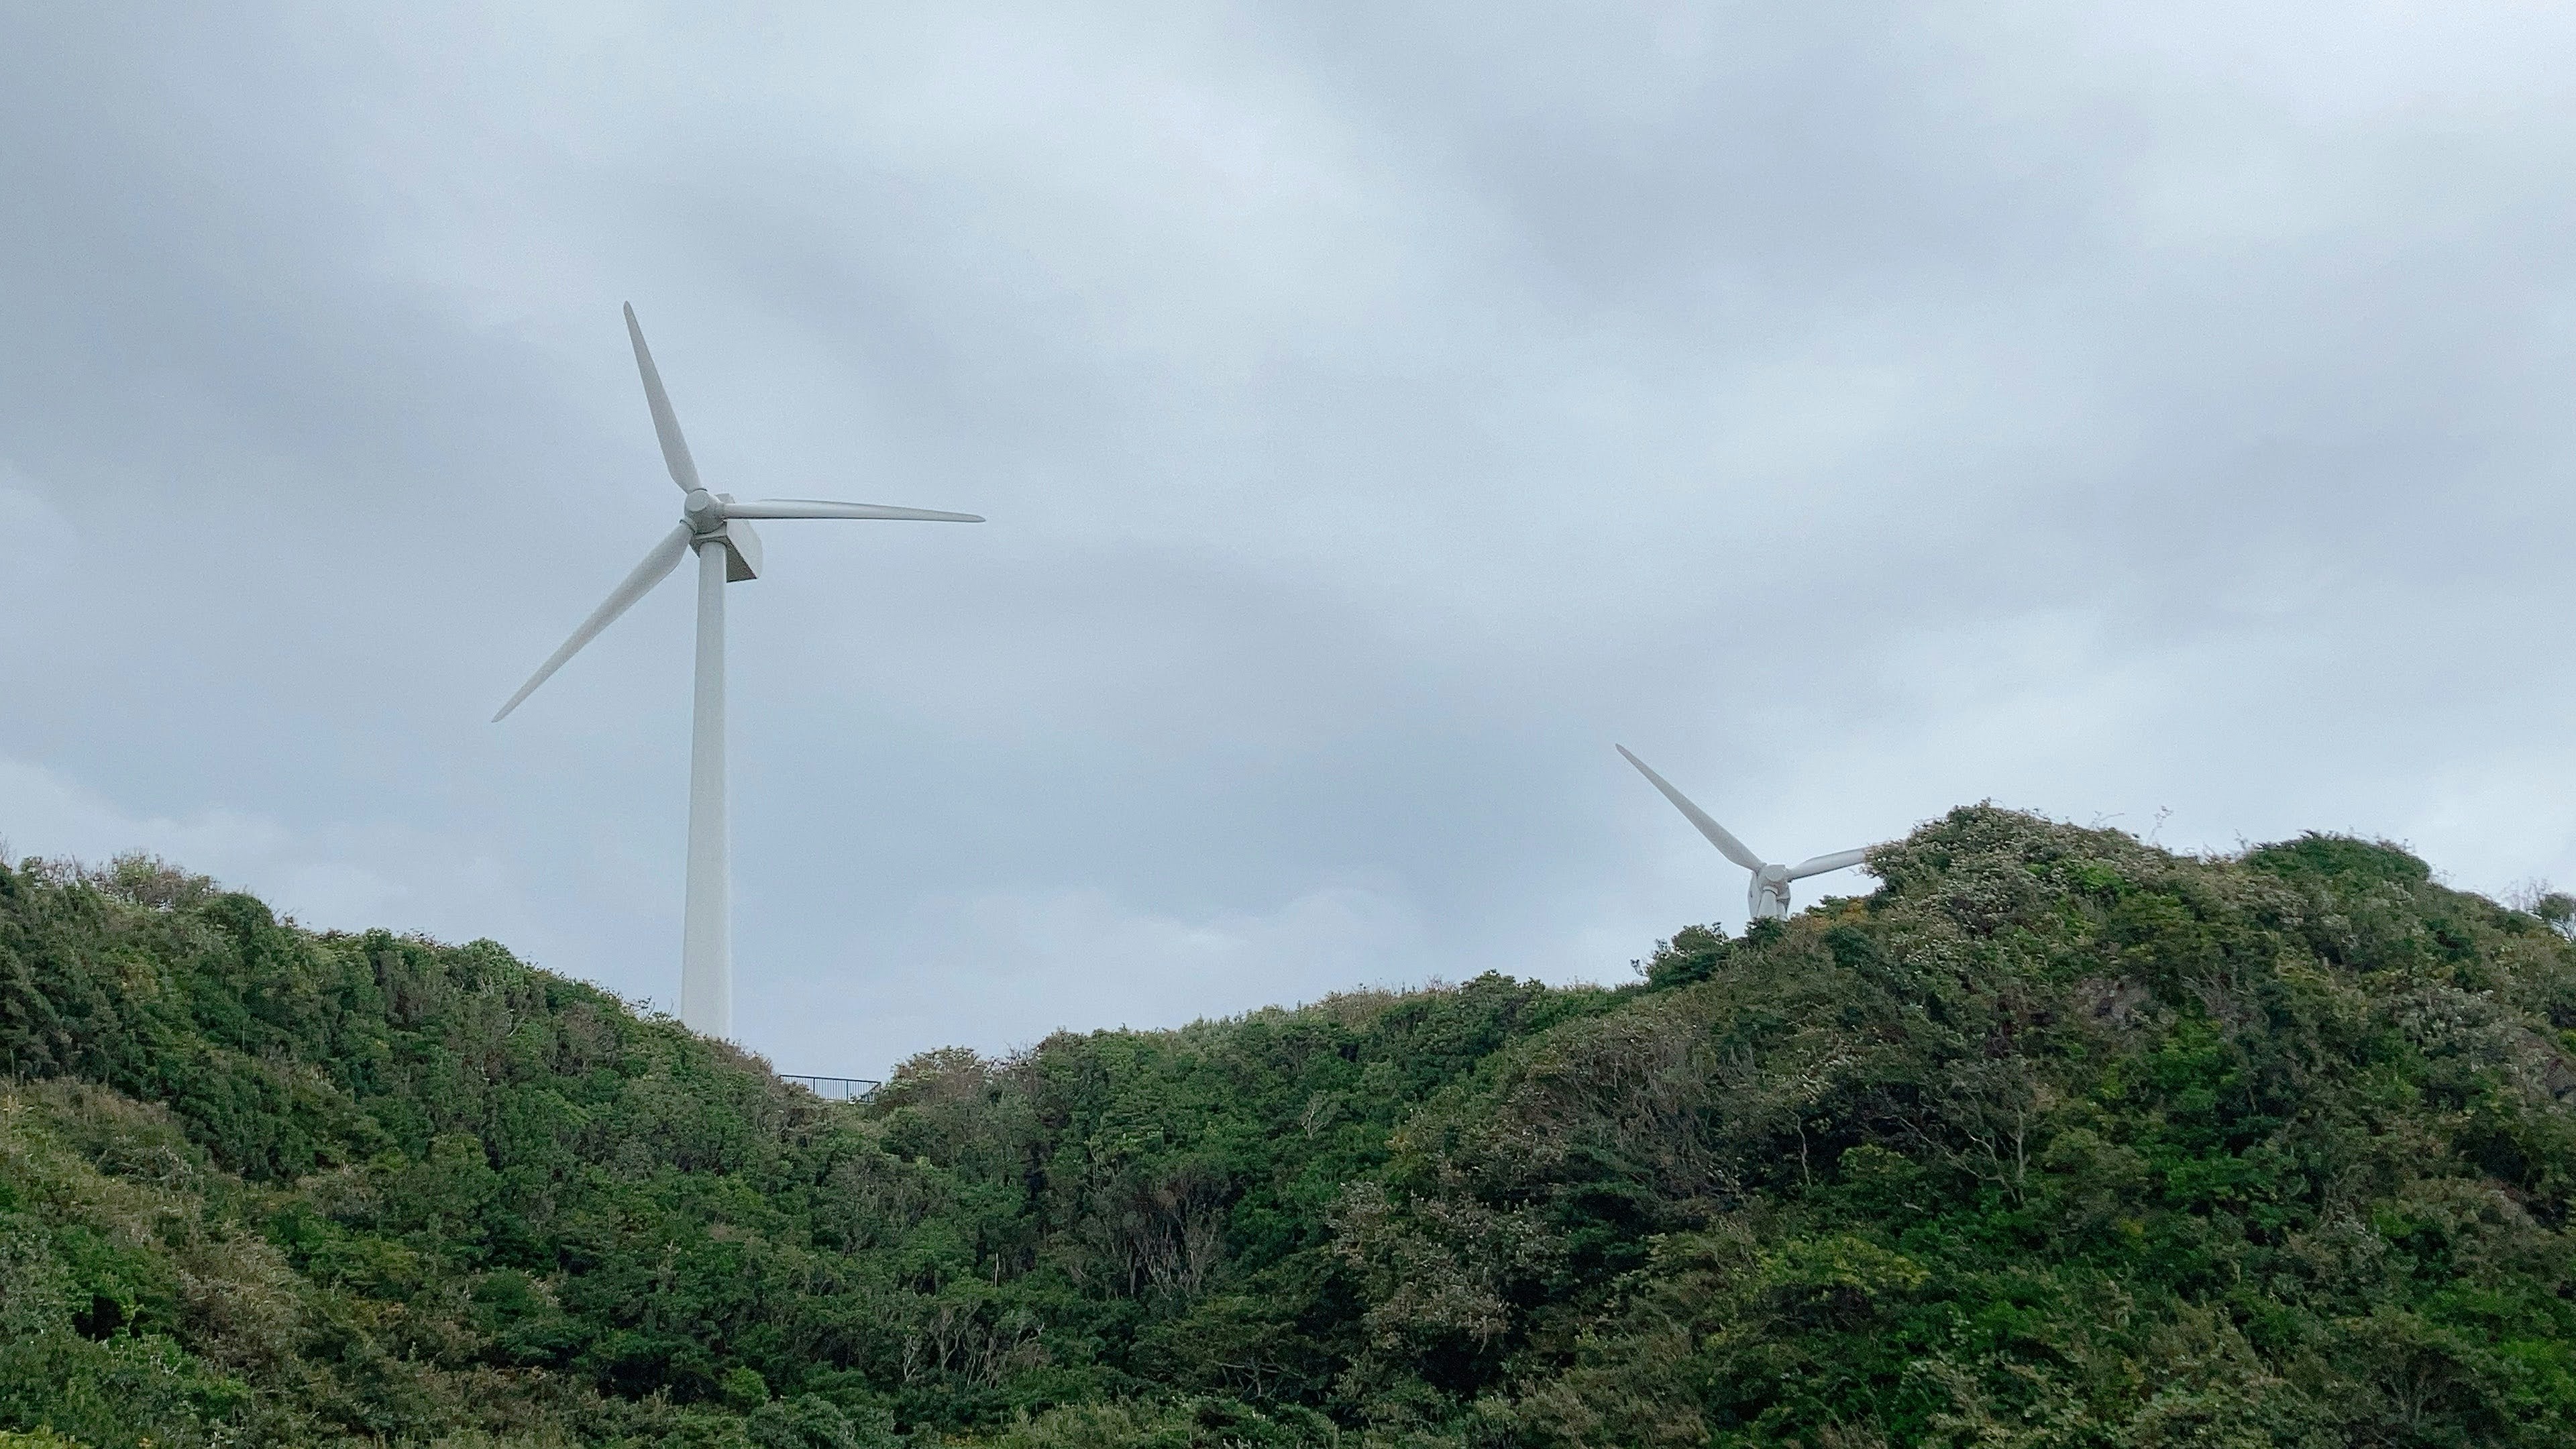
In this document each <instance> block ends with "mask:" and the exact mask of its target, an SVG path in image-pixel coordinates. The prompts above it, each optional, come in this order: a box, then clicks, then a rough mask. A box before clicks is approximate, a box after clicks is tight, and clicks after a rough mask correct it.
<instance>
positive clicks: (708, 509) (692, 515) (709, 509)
mask: <svg viewBox="0 0 2576 1449" xmlns="http://www.w3.org/2000/svg"><path fill="white" fill-rule="evenodd" d="M680 516H681V517H682V518H684V519H687V520H688V524H689V531H690V532H691V533H695V534H697V535H699V536H701V537H704V536H705V535H707V534H710V533H714V532H715V531H717V530H718V529H721V528H723V527H724V502H723V500H722V499H719V498H717V497H716V496H715V495H714V494H712V493H709V492H708V491H707V490H705V489H704V488H692V489H690V490H689V497H688V500H687V501H686V502H684V503H682V504H681V505H680Z"/></svg>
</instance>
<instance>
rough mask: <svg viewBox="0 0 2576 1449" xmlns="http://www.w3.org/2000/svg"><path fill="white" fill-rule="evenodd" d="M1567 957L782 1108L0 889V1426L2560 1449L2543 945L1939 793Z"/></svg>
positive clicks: (444, 978) (113, 895) (2365, 895)
mask: <svg viewBox="0 0 2576 1449" xmlns="http://www.w3.org/2000/svg"><path fill="white" fill-rule="evenodd" d="M1874 866H1875V869H1876V870H1877V872H1878V874H1879V876H1880V877H1881V879H1882V880H1883V881H1884V882H1885V884H1884V885H1883V887H1882V888H1881V889H1880V890H1878V891H1877V892H1876V893H1875V894H1873V895H1871V896H1869V897H1866V898H1863V899H1857V900H1847V901H1829V902H1827V903H1825V904H1824V905H1822V906H1819V907H1817V908H1816V909H1814V910H1811V911H1809V912H1807V913H1806V914H1805V915H1803V916H1801V917H1799V918H1797V919H1795V920H1792V921H1789V922H1786V923H1766V924H1765V925H1763V926H1761V927H1758V928H1757V929H1756V930H1754V931H1753V932H1751V933H1750V934H1749V935H1748V936H1746V937H1743V938H1734V939H1730V938H1727V937H1724V936H1721V935H1718V934H1716V933H1713V932H1710V931H1707V930H1703V929H1698V928H1693V929H1690V930H1685V931H1682V932H1680V933H1679V934H1678V935H1677V936H1675V938H1674V939H1673V940H1672V942H1670V943H1669V944H1667V945H1665V946H1663V947H1661V948H1660V949H1658V950H1657V952H1656V953H1655V955H1654V956H1653V958H1652V960H1651V961H1649V962H1647V963H1645V970H1644V976H1643V979H1642V980H1640V981H1638V982H1637V983H1636V984H1634V985H1631V986H1628V987H1624V988H1621V989H1618V990H1607V989H1597V988H1578V989H1551V988H1548V987H1544V986H1540V985H1537V984H1532V983H1523V982H1515V981H1511V980H1508V979H1505V978H1502V977H1499V976H1486V977H1481V978H1479V979H1477V980H1474V981H1471V982H1468V983H1466V984H1465V985H1462V986H1457V987H1453V988H1441V989H1435V990H1428V991H1422V992H1414V993H1406V994H1369V993H1357V994H1352V995H1347V996H1340V997H1334V998H1331V999H1328V1000H1326V1001H1323V1002H1319V1003H1316V1004H1314V1005H1311V1006H1307V1007H1302V1008H1299V1009H1296V1010H1271V1011H1264V1012H1258V1013H1255V1014H1253V1015H1250V1016H1247V1017H1244V1018H1240V1019H1237V1020H1232V1021H1224V1022H1207V1023H1200V1024H1198V1025H1194V1026H1191V1027H1188V1028H1185V1029H1182V1030H1179V1031H1169V1032H1102V1033H1094V1034H1091V1035H1071V1034H1066V1035H1059V1036H1057V1037H1054V1038H1050V1039H1049V1040H1048V1041H1046V1042H1044V1043H1042V1044H1041V1045H1039V1046H1038V1047H1037V1048H1035V1049H1033V1050H1031V1051H1029V1052H1027V1053H1025V1054H1024V1055H1021V1056H1017V1057H1013V1058H1010V1059H1007V1060H1000V1061H994V1060H985V1059H980V1058H978V1057H976V1056H974V1055H973V1054H971V1053H967V1052H964V1051H959V1050H951V1051H942V1052H932V1053H929V1054H926V1055H924V1056H921V1057H918V1058H915V1059H914V1060H913V1061H911V1062H909V1063H907V1064H905V1066H904V1067H903V1068H902V1070H901V1071H900V1072H899V1073H898V1074H897V1077H896V1079H895V1080H894V1081H893V1082H892V1083H890V1084H889V1085H888V1086H887V1087H886V1088H885V1089H884V1090H883V1091H882V1092H881V1093H880V1094H878V1096H877V1097H876V1098H875V1099H874V1100H872V1101H869V1102H866V1103H858V1104H847V1105H844V1104H839V1103H826V1102H822V1101H818V1100H816V1099H815V1098H813V1097H812V1096H810V1095H808V1094H807V1093H805V1092H803V1091H801V1090H799V1089H795V1088H792V1087H788V1086H785V1085H782V1084H781V1083H780V1082H778V1081H777V1080H776V1079H775V1078H774V1077H772V1076H771V1075H770V1074H769V1072H768V1071H767V1069H766V1067H765V1065H764V1064H763V1063H761V1062H760V1061H758V1060H757V1059H754V1058H751V1057H748V1056H745V1055H743V1054H741V1053H739V1052H736V1051H734V1050H732V1049H730V1048H727V1047H724V1046H721V1045H717V1044H712V1043H708V1042H705V1041H702V1040H699V1039H697V1038H695V1037H692V1036H690V1035H689V1034H687V1033H686V1032H684V1031H682V1030H681V1029H680V1028H679V1027H677V1026H676V1025H675V1024H673V1023H671V1022H668V1021H665V1020H660V1019H651V1018H639V1017H638V1016H637V1015H636V1014H635V1013H633V1012H631V1011H630V1010H628V1009H627V1008H626V1007H625V1006H623V1005H622V1004H621V1003H619V1002H618V1001H617V1000H615V999H614V998H612V997H609V996H607V995H605V994H603V993H602V992H600V991H598V990H596V989H593V988H591V987H587V986H584V985H581V984H579V983H577V982H572V981H567V980H564V979H562V978H560V977H556V976H552V975H549V974H547V973H545V972H543V971H539V970H535V969H533V968H530V967H528V966H525V965H523V964H521V963H520V962H518V961H516V960H515V959H513V958H512V957H511V956H510V954H509V953H508V952H507V951H506V950H504V949H503V948H501V947H499V946H497V945H494V944H492V943H490V942H476V943H474V944H471V945H467V946H461V947H450V946H442V945H438V944H435V943H432V942H427V941H422V940H417V939H410V938H402V937H396V936H392V935H387V934H384V933H369V934H364V935H342V934H315V933H311V932H308V931H304V930H301V929H298V928H296V927H294V926H292V925H289V924H281V923H280V922H278V921H277V920H276V919H275V918H274V917H273V916H272V914H271V913H270V912H269V911H268V910H267V909H266V908H265V907H263V906H262V905H261V904H260V903H259V902H257V901H256V900H253V899H251V898H249V897H247V896H243V895H238V894H230V893H223V892H219V891H217V890H216V889H215V888H213V887H212V886H211V885H210V884H208V883H207V882H205V881H204V880H202V879H197V878H192V877H187V876H184V875H180V874H178V873H175V872H173V871H170V870H168V869H166V868H163V867H160V866H158V865H157V864H154V863H151V862H145V861H125V862H120V863H119V864H118V865H117V866H115V867H113V868H111V869H108V870H104V871H82V870H79V869H75V868H72V867H67V866H60V865H48V864H45V863H42V862H29V863H27V864H26V865H24V866H22V867H21V868H19V869H17V870H15V871H9V870H5V869H0V1070H5V1071H6V1072H8V1073H9V1074H11V1079H10V1083H9V1084H8V1085H6V1086H5V1087H0V1430H17V1431H22V1432H25V1433H27V1434H30V1435H32V1436H34V1437H32V1438H28V1439H23V1440H22V1439H20V1438H17V1437H15V1436H13V1435H11V1434H8V1433H0V1446H6V1445H16V1444H20V1443H39V1442H41V1443H48V1444H52V1443H58V1442H60V1441H58V1440H56V1439H54V1438H52V1437H50V1436H52V1435H60V1436H62V1438H63V1439H67V1440H70V1441H74V1442H77V1443H80V1444H86V1445H91V1446H97V1449H107V1446H128V1445H134V1446H140V1445H146V1444H149V1445H153V1446H175V1445H194V1444H208V1445H211V1444H217V1443H224V1444H305V1443H338V1442H356V1441H371V1442H388V1443H390V1442H403V1443H411V1444H431V1443H447V1444H456V1445H468V1444H474V1445H480V1444H501V1443H509V1444H519V1443H526V1444H594V1443H600V1444H604V1443H619V1442H631V1443H639V1444H640V1443H647V1442H650V1443H665V1442H675V1443H682V1444H707V1445H718V1444H722V1445H756V1446H762V1449H771V1446H817V1449H824V1446H886V1445H894V1444H930V1443H987V1442H990V1443H994V1444H1003V1445H1013V1446H1027V1449H1036V1446H1059V1445H1061V1446H1074V1445H1086V1446H1088V1445H1106V1446H1117V1445H1138V1446H1143V1445H1153V1446H1197V1445H1207V1446H1215V1445H1236V1444H1241V1445H1304V1444H1317V1445H1321V1444H1342V1445H1348V1446H1352V1449H1358V1446H1361V1445H1370V1446H1388V1449H1393V1446H1419V1449H1434V1446H1458V1449H1467V1446H1507V1445H1529V1446H1574V1445H1598V1446H1610V1445H1621V1446H1626V1445H1640V1446H1646V1445H1653V1446H1662V1445H1675V1446H1679V1445H1731V1444H1769V1443H1804V1444H1813V1445H1819V1446H1840V1449H1864V1446H1879V1445H1916V1444H1938V1445H1969V1444H1977V1445H2031V1446H2041V1445H2050V1446H2053V1445H2070V1446H2072V1445H2102V1446H2113V1445H2121V1446H2140V1449H2145V1446H2166V1445H2172V1446H2181V1445H2219V1444H2246V1445H2258V1444H2259V1445H2276V1444H2289V1445H2317V1446H2326V1445H2342V1444H2387V1445H2416V1444H2422V1445H2448V1444H2459V1445H2468V1444H2480V1445H2489V1444H2494V1445H2544V1444H2545V1445H2563V1444H2567V1443H2571V1442H2576V1257H2571V1248H2572V1247H2576V1238H2571V1236H2570V1234H2569V1231H2568V1221H2567V1213H2568V1208H2569V1201H2570V1192H2571V1188H2576V1103H2571V1098H2576V1032H2571V1030H2570V1028H2571V1027H2576V946H2571V944H2570V942H2569V941H2568V940H2567V939H2566V937H2565V936H2564V935H2563V934H2562V930H2563V928H2564V927H2565V926H2566V925H2567V918H2566V912H2565V911H2564V910H2563V909H2562V907H2564V906H2565V905H2566V904H2567V903H2566V902H2565V901H2564V900H2563V899H2561V898H2553V899H2551V900H2548V901H2545V902H2543V903H2541V907H2540V911H2541V913H2540V914H2537V915H2535V914H2531V913H2526V912H2521V911H2515V910H2509V909H2506V908H2504V907H2501V906H2498V905H2496V904H2494V903H2492V902H2489V901H2487V900H2484V899H2482V898H2480V897H2476V896H2472V895H2466V894H2461V893H2458V892H2454V891H2451V890H2447V889H2445V888H2443V887H2442V886H2440V885H2438V884H2436V883H2435V882H2434V881H2433V880H2432V878H2431V873H2430V871H2429V870H2428V869H2427V868H2426V867H2425V865H2424V864H2423V863H2422V862H2421V861H2419V860H2416V859H2415V858H2414V857H2412V856H2410V855H2407V854H2406V853H2404V852H2403V851H2400V850H2397V849H2395V848H2393V847H2389V846H2385V845H2374V844H2368V843H2363V842H2358V841H2352V840H2345V839H2339V838H2331V837H2315V836H2312V837H2308V838H2306V839H2302V840H2299V841H2296V842H2291V843H2288V844H2283V845H2277V846H2268V847H2263V848H2260V849H2257V850H2254V851H2251V852H2248V853H2247V854H2245V855H2243V856H2241V857H2237V858H2233V859H2228V860H2196V859H2185V858H2177V857H2174V856H2171V855H2168V854H2165V853H2163V852H2160V851H2157V850H2154V849H2152V848H2150V847H2147V846H2144V845H2141V844H2140V843H2139V842H2137V841H2136V840H2134V839H2131V838H2129V837H2127V836H2124V835H2120V834H2116V833H2110V832H2101V831H2085V830H2077V829H2073V828H2070V827H2067V826H2062V825H2057V824H2052V823H2049V822H2046V821H2042V820H2038V819H2034V818H2032V817H2029V816H2024V815H2018V814H2013V813H2009V812H2005V811H1999V810H1995V809H1991V808H1974V809H1964V810H1960V811H1957V812H1954V813H1953V814H1952V815H1950V816H1949V817H1948V818H1946V819H1944V820H1941V821H1938V822H1936V823H1934V824H1932V825H1929V826H1927V827H1925V828H1924V829H1923V830H1921V831H1919V832H1918V833H1917V834H1915V835H1914V836H1913V837H1912V838H1910V839H1908V840H1906V841H1904V842H1902V843H1899V844H1896V845H1893V846H1889V847H1886V848H1884V849H1883V850H1881V851H1879V852H1878V853H1877V854H1876V856H1875V857H1874Z"/></svg>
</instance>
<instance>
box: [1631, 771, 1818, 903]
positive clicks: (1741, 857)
mask: <svg viewBox="0 0 2576 1449" xmlns="http://www.w3.org/2000/svg"><path fill="white" fill-rule="evenodd" d="M1612 748H1613V749H1616V750H1617V751H1618V752H1619V753H1620V755H1621V756H1623V757H1624V758H1626V760H1627V761H1628V763H1629V764H1632V765H1634V766H1636V767H1637V773H1638V774H1640V775H1643V776H1645V777H1646V782H1647V783H1648V784H1651V785H1653V786H1654V787H1655V788H1656V789H1658V790H1661V791H1663V792H1664V798H1665V799H1667V800H1670V801H1672V802H1673V808H1674V809H1676V810H1679V811H1680V812H1682V814H1684V815H1686V816H1688V817H1690V823H1691V824H1693V825H1696V826H1698V827H1699V833H1700V834H1702V835H1705V836H1707V837H1708V843H1709V844H1711V845H1714V846H1716V847H1717V848H1718V850H1719V852H1720V853H1722V854H1724V855H1725V857H1726V858H1727V859H1729V860H1731V861H1734V862H1735V863H1736V864H1737V865H1740V866H1742V867H1744V868H1745V869H1746V870H1749V871H1751V872H1753V882H1752V884H1751V885H1749V886H1747V887H1746V888H1745V891H1744V909H1745V913H1746V915H1747V916H1749V917H1750V918H1751V919H1753V920H1756V921H1777V920H1781V919H1783V918H1785V917H1787V915H1788V914H1789V882H1791V881H1793V880H1804V879H1806V878H1807V877H1808V876H1811V875H1823V874H1824V873H1825V872H1826V871H1829V870H1841V869H1842V868H1843V867H1845V866H1851V865H1858V864H1860V863H1861V862H1862V861H1863V860H1866V859H1868V857H1869V852H1868V850H1866V849H1862V850H1837V851H1835V852H1834V853H1833V854H1831V855H1815V856H1809V857H1808V858H1807V859H1805V860H1802V861H1799V862H1798V863H1797V864H1796V865H1773V864H1771V863H1770V862H1769V861H1766V860H1764V859H1763V858H1762V857H1760V856H1758V855H1755V854H1754V853H1753V852H1752V851H1750V850H1747V849H1745V847H1744V842H1743V841H1741V840H1738V839H1736V838H1735V837H1734V836H1733V835H1731V834H1729V833H1728V832H1727V829H1726V827H1725V826H1723V825H1720V824H1718V823H1717V822H1716V821H1714V820H1711V819H1710V818H1709V816H1708V812H1707V811H1705V810H1702V809H1701V808H1699V807H1698V806H1696V805H1693V804H1692V803H1691V802H1690V800H1689V798H1688V797H1687V796H1685V795H1683V794H1682V792H1681V791H1679V790H1676V789H1674V788H1673V787H1672V782H1670V781H1668V780H1666V779H1665V778H1664V777H1663V776H1661V775H1658V774H1656V773H1655V772H1654V771H1652V770H1650V769H1648V768H1646V762H1645V761H1643V760H1641V759H1638V758H1637V757H1636V756H1635V755H1631V754H1629V753H1628V747H1627V746H1626V745H1614V746H1612Z"/></svg>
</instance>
